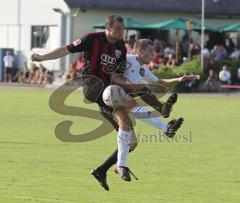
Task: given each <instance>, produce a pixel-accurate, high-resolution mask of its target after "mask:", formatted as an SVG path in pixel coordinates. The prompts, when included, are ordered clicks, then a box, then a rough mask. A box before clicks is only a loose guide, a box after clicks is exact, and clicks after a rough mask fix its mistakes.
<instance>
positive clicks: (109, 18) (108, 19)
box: [106, 14, 123, 27]
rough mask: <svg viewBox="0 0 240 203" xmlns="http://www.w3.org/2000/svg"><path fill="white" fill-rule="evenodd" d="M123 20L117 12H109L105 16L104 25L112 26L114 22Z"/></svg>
mask: <svg viewBox="0 0 240 203" xmlns="http://www.w3.org/2000/svg"><path fill="white" fill-rule="evenodd" d="M116 21H117V22H120V23H122V22H123V18H122V17H121V16H120V15H117V14H111V15H109V16H107V17H106V26H110V27H112V26H113V24H114V22H116Z"/></svg>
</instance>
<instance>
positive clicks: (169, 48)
mask: <svg viewBox="0 0 240 203" xmlns="http://www.w3.org/2000/svg"><path fill="white" fill-rule="evenodd" d="M163 54H164V57H165V58H168V56H169V55H170V54H172V55H173V54H175V52H174V50H173V48H172V46H171V45H170V44H168V45H167V46H166V47H165V49H164V51H163Z"/></svg>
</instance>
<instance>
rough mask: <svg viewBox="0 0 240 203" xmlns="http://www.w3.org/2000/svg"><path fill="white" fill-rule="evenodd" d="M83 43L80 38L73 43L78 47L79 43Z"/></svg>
mask: <svg viewBox="0 0 240 203" xmlns="http://www.w3.org/2000/svg"><path fill="white" fill-rule="evenodd" d="M80 43H81V40H80V39H77V40H76V41H74V42H73V45H74V46H75V47H76V46H77V45H79V44H80Z"/></svg>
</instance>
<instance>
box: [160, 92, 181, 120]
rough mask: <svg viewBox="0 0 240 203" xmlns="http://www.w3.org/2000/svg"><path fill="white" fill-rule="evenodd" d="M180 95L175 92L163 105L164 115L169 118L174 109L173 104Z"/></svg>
mask: <svg viewBox="0 0 240 203" xmlns="http://www.w3.org/2000/svg"><path fill="white" fill-rule="evenodd" d="M177 99H178V95H177V93H173V94H172V95H171V96H170V97H169V98H168V99H167V102H166V103H165V104H163V107H162V115H163V117H164V118H168V117H169V115H170V112H171V109H172V106H173V105H174V104H175V103H176V102H177Z"/></svg>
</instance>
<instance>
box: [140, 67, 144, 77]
mask: <svg viewBox="0 0 240 203" xmlns="http://www.w3.org/2000/svg"><path fill="white" fill-rule="evenodd" d="M140 75H141V76H142V77H144V75H145V70H144V68H140Z"/></svg>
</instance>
